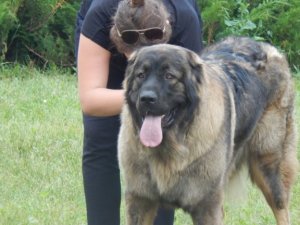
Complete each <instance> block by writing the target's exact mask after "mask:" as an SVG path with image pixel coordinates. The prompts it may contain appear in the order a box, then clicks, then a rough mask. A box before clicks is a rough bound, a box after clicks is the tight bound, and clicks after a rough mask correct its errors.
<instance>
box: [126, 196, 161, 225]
mask: <svg viewBox="0 0 300 225" xmlns="http://www.w3.org/2000/svg"><path fill="white" fill-rule="evenodd" d="M125 204H126V224H127V225H153V222H154V218H155V216H156V212H157V208H158V203H156V202H154V201H151V200H149V199H146V198H142V197H139V196H136V195H135V194H132V193H126V194H125Z"/></svg>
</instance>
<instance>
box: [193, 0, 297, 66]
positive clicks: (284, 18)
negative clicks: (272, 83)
mask: <svg viewBox="0 0 300 225" xmlns="http://www.w3.org/2000/svg"><path fill="white" fill-rule="evenodd" d="M197 2H198V4H199V6H200V8H201V10H202V18H203V22H204V38H205V40H206V42H207V43H208V44H209V43H213V42H214V41H216V40H219V39H221V38H223V37H226V36H228V35H242V36H249V37H253V38H255V39H256V40H263V41H266V42H269V43H271V44H273V45H275V46H277V47H278V48H280V49H281V50H282V51H283V52H285V54H286V55H287V56H288V59H289V61H290V63H291V64H292V65H294V66H295V67H298V68H299V66H300V63H299V62H300V32H299V31H300V17H299V15H300V1H299V0H251V1H246V0H234V1H233V0H228V1H222V0H204V1H203V0H197Z"/></svg>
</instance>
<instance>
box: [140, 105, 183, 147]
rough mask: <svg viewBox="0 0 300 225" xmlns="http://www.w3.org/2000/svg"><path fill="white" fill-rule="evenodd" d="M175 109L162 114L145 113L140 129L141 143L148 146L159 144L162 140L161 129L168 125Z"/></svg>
mask: <svg viewBox="0 0 300 225" xmlns="http://www.w3.org/2000/svg"><path fill="white" fill-rule="evenodd" d="M176 112H177V110H176V109H173V110H171V111H169V112H168V113H167V114H164V115H158V116H156V115H151V114H150V113H147V115H146V116H145V117H144V118H143V121H142V126H141V130H140V140H141V142H142V144H143V145H145V146H146V147H150V148H155V147H157V146H159V145H160V144H161V142H162V140H163V129H166V128H168V127H170V126H171V125H172V124H173V122H174V120H175V115H176Z"/></svg>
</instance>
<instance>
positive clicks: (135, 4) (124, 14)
mask: <svg viewBox="0 0 300 225" xmlns="http://www.w3.org/2000/svg"><path fill="white" fill-rule="evenodd" d="M168 20H169V13H168V11H167V9H166V8H165V6H164V5H163V3H162V1H161V0H122V1H120V2H119V5H118V8H117V11H116V14H115V16H114V17H113V22H114V25H113V27H112V28H111V30H110V38H111V40H112V41H113V43H114V44H115V45H116V47H117V49H118V51H119V52H121V53H130V52H132V51H134V50H135V49H137V48H139V47H142V46H147V45H152V44H158V43H166V42H168V41H169V39H170V37H171V32H172V30H171V25H170V24H169V23H168ZM152 27H160V28H162V29H163V28H165V32H164V35H163V38H162V39H159V40H155V41H149V40H147V39H145V38H144V37H143V36H142V38H139V40H138V41H137V42H136V43H134V44H127V43H125V42H124V41H123V40H122V38H121V37H120V36H119V35H118V31H117V29H118V30H119V31H120V32H122V31H123V30H139V29H146V28H152Z"/></svg>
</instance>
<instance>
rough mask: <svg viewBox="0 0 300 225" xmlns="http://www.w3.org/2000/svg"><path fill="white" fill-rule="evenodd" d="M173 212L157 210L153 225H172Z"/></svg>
mask: <svg viewBox="0 0 300 225" xmlns="http://www.w3.org/2000/svg"><path fill="white" fill-rule="evenodd" d="M173 222H174V210H172V209H162V208H161V209H159V210H158V212H157V216H156V219H155V221H154V225H173Z"/></svg>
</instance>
